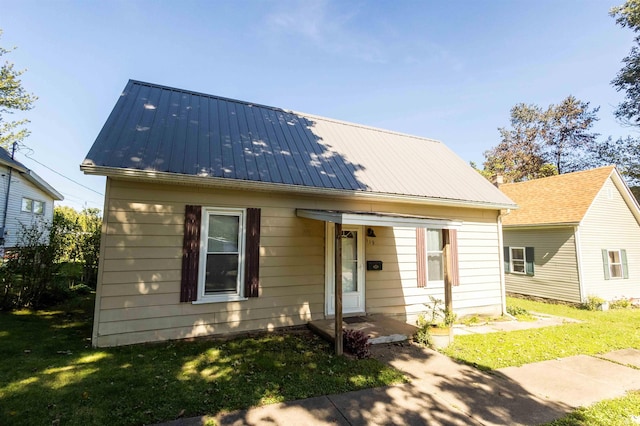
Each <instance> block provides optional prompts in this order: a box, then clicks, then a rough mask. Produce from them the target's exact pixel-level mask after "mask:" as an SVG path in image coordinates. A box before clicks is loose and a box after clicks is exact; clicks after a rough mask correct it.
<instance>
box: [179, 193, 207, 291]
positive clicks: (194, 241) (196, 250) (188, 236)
mask: <svg viewBox="0 0 640 426" xmlns="http://www.w3.org/2000/svg"><path fill="white" fill-rule="evenodd" d="M201 220H202V207H200V206H185V208H184V242H183V246H182V281H181V283H180V301H181V302H192V301H194V300H197V298H198V297H197V292H198V266H199V261H200V221H201Z"/></svg>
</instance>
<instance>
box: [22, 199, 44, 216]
mask: <svg viewBox="0 0 640 426" xmlns="http://www.w3.org/2000/svg"><path fill="white" fill-rule="evenodd" d="M22 211H23V212H26V213H35V214H44V202H43V201H38V200H32V199H31V198H22Z"/></svg>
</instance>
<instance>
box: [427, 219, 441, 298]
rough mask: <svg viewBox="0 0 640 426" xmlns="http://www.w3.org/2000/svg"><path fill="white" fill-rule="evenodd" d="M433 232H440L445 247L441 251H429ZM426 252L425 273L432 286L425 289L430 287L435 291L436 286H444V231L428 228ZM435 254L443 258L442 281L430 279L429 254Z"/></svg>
mask: <svg viewBox="0 0 640 426" xmlns="http://www.w3.org/2000/svg"><path fill="white" fill-rule="evenodd" d="M431 230H437V231H440V240H441V241H442V244H443V247H440V250H429V231H431ZM425 246H426V247H425V252H426V257H427V258H426V259H425V269H426V271H425V273H426V274H427V283H428V284H431V285H427V286H425V287H424V288H425V289H427V287H429V289H430V290H432V289H433V287H434V286H440V285H441V286H444V262H445V259H444V240H443V237H442V229H437V228H426V229H425ZM433 253H438V254H440V256H441V258H442V268H443V269H442V279H441V280H430V279H429V254H433Z"/></svg>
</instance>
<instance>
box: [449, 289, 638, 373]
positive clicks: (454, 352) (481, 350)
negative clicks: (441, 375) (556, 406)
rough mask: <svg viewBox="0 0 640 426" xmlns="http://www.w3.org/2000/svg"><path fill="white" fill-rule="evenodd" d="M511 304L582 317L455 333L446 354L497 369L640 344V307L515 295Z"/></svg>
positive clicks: (550, 312)
mask: <svg viewBox="0 0 640 426" xmlns="http://www.w3.org/2000/svg"><path fill="white" fill-rule="evenodd" d="M507 305H509V306H511V307H514V308H521V309H524V310H526V311H530V312H531V311H533V312H540V313H546V314H551V315H557V316H562V317H568V318H574V319H577V320H580V321H582V322H580V323H567V324H564V325H561V326H555V327H545V328H537V329H529V330H520V331H511V332H509V333H506V332H501V333H490V334H482V335H467V336H456V338H455V341H454V343H453V344H452V345H451V346H449V347H448V348H447V349H446V350H444V353H446V354H447V355H449V356H450V357H452V358H455V359H458V360H461V361H463V362H465V363H468V364H471V365H474V366H476V367H478V368H480V369H483V370H492V369H497V368H502V367H509V366H519V365H523V364H528V363H531V362H537V361H544V360H549V359H555V358H564V357H568V356H572V355H579V354H585V355H596V354H601V353H605V352H610V351H614V350H616V349H625V348H636V349H640V309H616V310H610V311H606V312H601V311H586V310H581V309H577V308H573V307H570V306H566V305H555V304H547V303H541V302H534V301H531V300H524V299H517V298H511V297H510V298H507Z"/></svg>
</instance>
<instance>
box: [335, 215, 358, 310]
mask: <svg viewBox="0 0 640 426" xmlns="http://www.w3.org/2000/svg"><path fill="white" fill-rule="evenodd" d="M326 241H327V244H326V247H327V250H326V256H325V258H326V267H325V271H326V280H325V281H326V291H325V309H326V312H327V315H334V314H335V297H334V290H335V273H334V271H335V225H334V224H333V223H330V222H327V234H326ZM364 263H365V262H364V229H363V227H362V226H343V227H342V313H343V314H351V313H364V312H365V306H364V276H365V273H364Z"/></svg>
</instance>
